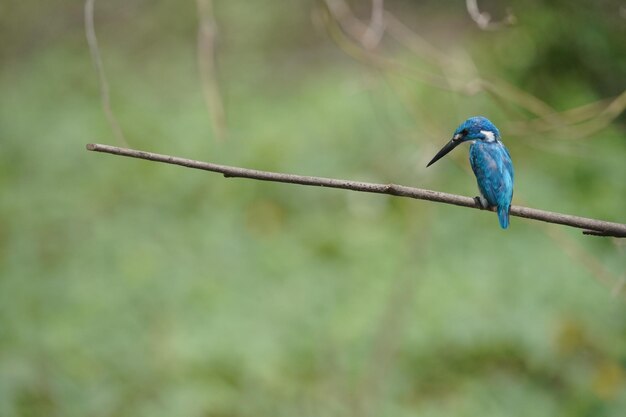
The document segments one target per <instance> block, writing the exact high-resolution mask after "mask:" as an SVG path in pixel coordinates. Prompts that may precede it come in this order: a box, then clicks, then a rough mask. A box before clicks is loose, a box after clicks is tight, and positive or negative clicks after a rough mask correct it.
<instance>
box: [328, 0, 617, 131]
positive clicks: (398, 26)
mask: <svg viewBox="0 0 626 417" xmlns="http://www.w3.org/2000/svg"><path fill="white" fill-rule="evenodd" d="M324 4H325V5H326V10H327V12H328V13H327V14H326V15H325V17H326V18H325V19H324V22H325V23H326V25H327V30H328V32H329V34H330V36H331V37H332V38H333V39H334V41H335V42H336V43H337V45H338V46H339V47H340V48H341V49H342V50H343V51H344V52H346V53H347V54H348V55H350V56H352V57H353V58H355V59H357V60H359V61H362V62H364V63H366V64H368V65H371V66H374V67H375V68H377V69H379V70H383V71H388V72H395V73H399V74H402V75H409V76H411V77H415V78H416V79H417V80H418V81H420V82H422V83H424V84H428V85H430V86H433V87H435V88H439V89H441V90H445V91H451V92H455V93H458V94H463V95H470V96H471V95H476V94H479V93H486V94H488V95H489V96H490V97H491V98H492V99H494V100H495V101H497V103H498V105H500V106H501V107H502V108H503V110H505V111H508V112H509V113H510V115H511V116H512V118H517V119H519V120H518V121H513V122H510V124H507V125H505V126H504V128H503V130H504V131H507V132H510V133H513V134H518V135H523V136H530V135H536V134H537V133H546V132H554V131H559V133H560V135H559V137H563V138H568V139H580V138H584V137H587V136H589V135H591V134H593V133H596V132H598V131H600V130H601V129H603V128H605V127H607V126H608V125H609V124H610V123H611V122H612V121H613V120H615V119H616V118H617V117H619V116H620V115H621V114H622V113H623V112H624V110H626V91H624V92H622V93H621V94H620V95H618V96H617V97H616V98H614V99H613V100H610V101H606V100H603V101H601V102H598V103H589V104H585V105H582V106H579V107H576V108H573V109H569V110H566V111H563V112H558V111H557V110H556V109H554V108H553V107H552V106H550V105H549V104H547V103H546V102H545V101H543V100H541V99H540V98H539V97H537V96H535V95H533V94H531V93H529V92H527V91H524V90H522V89H520V88H519V87H517V86H515V85H513V84H512V83H510V82H508V81H506V80H503V79H497V78H493V77H492V78H491V79H490V80H487V79H485V78H483V77H482V76H481V75H480V74H478V73H477V70H476V69H475V68H476V66H473V70H474V72H476V73H475V74H473V77H472V78H471V79H468V78H467V77H461V76H459V74H454V73H452V72H451V71H450V68H455V67H458V66H459V65H458V64H457V63H456V62H455V61H454V60H453V59H452V58H451V57H449V56H447V55H446V54H445V53H444V52H442V51H440V50H439V49H437V48H436V47H435V46H433V45H432V44H430V43H429V42H428V41H427V40H426V39H425V38H424V37H422V36H420V35H419V34H418V33H416V32H415V31H413V30H411V29H410V28H409V27H408V26H406V25H405V24H404V23H402V22H401V21H400V20H399V19H398V18H396V17H395V16H394V15H393V14H392V13H390V12H388V11H384V10H383V16H384V23H383V24H382V25H381V27H382V28H383V30H384V32H385V33H386V34H388V35H389V37H390V38H392V39H394V40H395V41H396V42H398V43H399V44H400V45H401V46H403V47H405V48H407V49H408V50H409V51H411V52H412V53H413V54H414V55H415V56H416V57H417V58H419V59H420V60H421V61H422V62H424V63H426V64H428V65H430V66H431V67H434V68H436V69H437V70H436V72H434V71H427V70H424V69H421V68H416V67H415V66H411V65H407V64H404V63H402V62H399V61H398V60H397V59H394V58H390V57H387V56H384V55H383V54H382V52H381V51H377V52H374V51H372V49H371V48H368V47H366V45H365V43H364V37H365V35H364V34H365V33H368V26H367V25H365V24H364V23H363V22H362V21H361V20H359V19H358V18H357V17H356V16H355V15H354V13H353V12H352V10H351V9H350V7H349V6H348V4H347V3H346V2H345V0H324ZM474 6H475V7H474ZM470 10H471V11H470ZM468 11H470V14H472V13H473V12H474V13H478V14H480V15H481V16H487V17H482V18H480V19H482V20H480V21H486V20H487V19H490V17H489V16H488V14H485V13H481V12H480V11H478V8H477V6H476V2H475V1H471V0H470V1H468ZM329 17H330V18H329ZM473 17H475V16H473ZM513 19H514V18H513V17H512V15H511V14H510V13H509V17H507V18H506V19H505V21H504V22H512V21H513ZM475 20H476V19H475ZM488 23H489V22H488ZM483 24H484V23H483ZM479 25H480V24H479ZM370 26H371V25H370ZM519 110H523V111H524V112H527V113H530V114H531V115H533V116H534V118H531V119H530V120H529V118H528V116H527V115H525V114H524V113H523V112H520V111H519Z"/></svg>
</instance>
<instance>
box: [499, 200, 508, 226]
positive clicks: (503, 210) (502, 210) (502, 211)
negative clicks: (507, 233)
mask: <svg viewBox="0 0 626 417" xmlns="http://www.w3.org/2000/svg"><path fill="white" fill-rule="evenodd" d="M509 208H510V206H509V205H508V204H507V205H506V206H498V220H499V221H500V227H502V228H503V229H506V228H507V227H509Z"/></svg>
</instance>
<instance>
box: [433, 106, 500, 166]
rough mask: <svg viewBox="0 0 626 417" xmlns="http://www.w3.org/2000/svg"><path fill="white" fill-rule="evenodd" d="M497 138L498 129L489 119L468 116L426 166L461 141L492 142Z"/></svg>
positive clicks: (498, 136) (498, 137)
mask: <svg viewBox="0 0 626 417" xmlns="http://www.w3.org/2000/svg"><path fill="white" fill-rule="evenodd" d="M499 139H500V131H498V128H497V127H496V126H495V125H494V124H493V123H491V122H490V121H489V119H487V118H486V117H482V116H475V117H470V118H469V119H467V120H466V121H464V122H463V123H461V125H460V126H459V127H457V129H456V130H455V131H454V135H452V139H450V142H448V143H447V144H446V146H444V147H443V148H441V150H440V151H439V152H437V155H435V157H434V158H433V159H432V160H431V161H430V162H429V163H428V165H427V166H431V165H432V164H434V163H435V162H437V161H438V160H439V159H441V158H442V157H444V156H445V155H446V154H447V153H448V152H450V151H451V150H452V149H454V148H456V147H457V146H459V145H460V144H461V143H463V142H467V141H475V140H482V141H485V142H494V141H497V140H499Z"/></svg>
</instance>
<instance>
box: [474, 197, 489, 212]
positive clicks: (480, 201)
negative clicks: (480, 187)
mask: <svg viewBox="0 0 626 417" xmlns="http://www.w3.org/2000/svg"><path fill="white" fill-rule="evenodd" d="M474 201H475V202H476V205H477V206H478V208H480V209H481V210H487V209H488V208H489V202H488V201H487V199H486V198H485V197H483V196H482V195H477V196H476V197H474Z"/></svg>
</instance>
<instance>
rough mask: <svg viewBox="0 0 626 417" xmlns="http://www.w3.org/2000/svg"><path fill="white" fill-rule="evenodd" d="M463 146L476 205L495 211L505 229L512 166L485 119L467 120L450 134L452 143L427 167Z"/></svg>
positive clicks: (509, 203)
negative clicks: (476, 193) (473, 182)
mask: <svg viewBox="0 0 626 417" xmlns="http://www.w3.org/2000/svg"><path fill="white" fill-rule="evenodd" d="M463 142H471V145H470V164H471V166H472V170H473V171H474V175H476V181H477V183H478V189H479V190H480V194H481V197H477V201H479V202H480V204H481V205H482V206H483V207H485V208H486V207H496V208H497V212H498V220H499V221H500V226H501V227H502V228H503V229H506V228H507V227H508V226H509V209H510V207H511V199H512V198H513V177H514V174H513V162H512V161H511V155H510V154H509V151H508V150H507V149H506V147H505V146H504V144H503V143H502V142H501V141H500V132H499V131H498V129H497V128H496V127H495V126H494V124H493V123H491V122H490V121H489V120H488V119H487V118H485V117H482V116H477V117H471V118H469V119H467V120H466V121H465V122H463V123H462V124H461V125H460V126H459V127H458V128H457V129H456V131H455V132H454V136H453V137H452V140H450V142H448V144H446V146H444V147H443V148H442V149H441V150H440V151H439V152H438V153H437V155H435V157H434V158H433V159H432V160H431V161H430V162H429V163H428V166H430V165H432V164H433V163H435V162H436V161H437V160H439V159H440V158H442V157H443V156H444V155H446V154H447V153H448V152H450V151H451V150H452V149H454V148H456V147H457V146H458V145H459V144H461V143H463Z"/></svg>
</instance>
